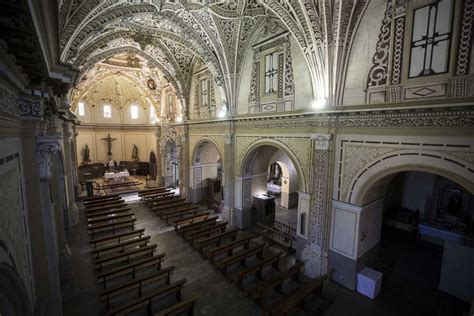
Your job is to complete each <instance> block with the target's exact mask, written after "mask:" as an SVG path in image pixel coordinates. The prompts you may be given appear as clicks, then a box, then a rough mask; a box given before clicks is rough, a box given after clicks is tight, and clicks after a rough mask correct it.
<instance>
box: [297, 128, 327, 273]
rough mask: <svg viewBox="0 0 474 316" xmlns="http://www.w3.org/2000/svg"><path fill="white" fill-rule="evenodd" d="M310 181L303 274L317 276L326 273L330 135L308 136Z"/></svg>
mask: <svg viewBox="0 0 474 316" xmlns="http://www.w3.org/2000/svg"><path fill="white" fill-rule="evenodd" d="M311 139H312V140H313V141H312V172H311V174H312V178H311V188H312V190H311V208H310V216H309V217H310V229H309V244H308V245H307V246H306V247H305V248H304V249H303V252H302V260H303V262H305V273H306V275H308V276H309V277H312V278H314V277H317V276H319V275H322V274H325V273H326V272H327V264H328V237H329V229H328V222H329V201H330V198H329V193H330V192H329V189H328V188H329V187H330V178H329V174H330V170H331V166H330V164H331V151H330V147H331V145H332V142H331V134H312V135H311Z"/></svg>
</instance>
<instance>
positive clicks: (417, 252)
mask: <svg viewBox="0 0 474 316" xmlns="http://www.w3.org/2000/svg"><path fill="white" fill-rule="evenodd" d="M362 205H364V206H363V208H362V213H361V215H360V226H359V237H360V241H359V257H360V258H361V259H359V260H362V261H365V262H367V263H368V265H369V266H370V265H373V267H374V268H375V269H376V270H378V271H380V272H382V274H383V291H384V292H385V294H388V295H391V294H393V295H395V294H396V295H400V293H403V295H406V296H407V299H408V298H410V299H411V300H416V301H419V302H425V303H424V304H427V305H428V306H429V305H430V304H432V306H434V305H436V304H437V303H438V301H441V302H443V304H448V305H450V306H452V308H453V311H454V310H456V311H457V312H453V315H454V314H458V313H459V314H462V311H463V310H464V309H465V308H466V306H465V304H464V303H463V302H462V300H463V299H467V297H466V296H469V297H470V296H471V295H472V290H473V289H472V285H469V283H472V279H471V281H467V282H466V283H464V282H465V281H464V280H468V279H469V275H472V266H474V255H473V254H474V251H473V248H472V247H474V196H473V194H472V193H470V192H469V191H468V190H467V189H466V188H464V187H462V186H461V185H459V184H458V183H455V182H453V181H451V180H449V179H447V178H445V177H443V176H440V175H437V174H433V173H429V172H422V171H403V172H398V173H394V174H391V175H388V176H385V177H384V178H382V179H380V180H378V181H377V182H376V183H374V184H373V185H372V186H371V187H370V188H369V190H367V192H366V193H365V195H364V197H363V203H362ZM362 214H363V215H362ZM439 290H440V291H441V292H440V291H439ZM387 292H388V293H387ZM390 293H391V294H390ZM440 293H441V294H440ZM445 293H449V294H450V295H448V294H445Z"/></svg>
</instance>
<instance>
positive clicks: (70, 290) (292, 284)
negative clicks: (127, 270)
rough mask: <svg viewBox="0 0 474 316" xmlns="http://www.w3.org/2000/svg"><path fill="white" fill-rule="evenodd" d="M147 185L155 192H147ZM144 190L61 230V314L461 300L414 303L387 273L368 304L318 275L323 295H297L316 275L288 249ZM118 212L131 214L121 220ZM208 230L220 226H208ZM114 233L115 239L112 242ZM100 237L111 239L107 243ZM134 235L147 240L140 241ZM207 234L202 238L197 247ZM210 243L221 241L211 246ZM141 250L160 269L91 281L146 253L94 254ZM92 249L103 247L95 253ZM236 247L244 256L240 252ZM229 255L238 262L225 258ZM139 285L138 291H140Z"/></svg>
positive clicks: (401, 306)
mask: <svg viewBox="0 0 474 316" xmlns="http://www.w3.org/2000/svg"><path fill="white" fill-rule="evenodd" d="M151 190H155V192H146V191H151ZM151 190H141V191H139V192H138V193H135V194H128V195H123V196H118V195H105V196H100V197H94V198H91V199H89V200H88V199H85V200H84V201H85V202H84V203H83V205H82V207H81V209H80V219H79V224H78V225H76V226H75V227H73V228H72V229H71V230H69V231H68V232H67V239H68V243H69V245H70V247H71V254H72V255H71V258H70V259H69V260H68V261H65V262H63V263H62V265H61V271H60V272H61V280H62V284H61V290H62V296H63V311H64V314H65V315H106V314H107V315H109V314H112V315H115V314H114V313H113V312H114V311H119V310H120V309H121V307H122V306H131V309H130V310H128V313H126V314H127V315H175V314H174V313H173V312H170V314H160V312H162V311H163V310H166V309H167V308H168V309H170V308H171V310H173V308H174V307H175V306H177V305H176V304H179V301H181V302H184V303H189V302H192V304H191V305H188V306H185V310H184V311H185V312H186V309H187V308H191V309H190V310H188V311H187V312H189V313H194V315H223V314H226V315H283V314H284V312H283V311H284V310H286V309H287V311H288V312H289V314H288V315H313V314H314V313H317V312H320V314H322V315H344V314H347V315H348V314H350V315H401V314H405V313H411V312H413V311H415V310H418V311H419V312H420V314H424V312H427V311H430V309H429V308H426V306H432V307H431V308H432V311H431V312H433V313H440V312H441V314H439V315H442V314H443V312H442V311H443V310H445V311H446V312H447V311H448V310H449V309H448V308H453V306H455V305H453V304H459V303H457V302H453V301H450V298H446V297H439V298H440V299H441V300H442V303H439V302H438V303H436V302H435V301H433V298H432V297H431V296H430V295H423V294H422V293H421V294H420V293H419V294H418V295H417V301H413V300H410V299H409V297H405V299H406V301H403V300H402V301H400V300H399V299H398V298H397V297H398V295H399V294H400V293H398V292H397V291H398V290H401V288H400V287H394V283H393V281H394V280H389V282H390V287H385V290H384V291H383V292H382V293H381V294H380V295H379V297H378V299H377V301H376V303H375V304H374V303H372V302H371V301H370V300H368V299H367V298H366V297H363V296H362V295H360V294H358V293H355V292H352V291H349V290H347V289H344V288H343V287H342V286H340V285H338V284H336V283H335V282H332V281H328V280H327V279H325V278H323V279H324V282H323V284H324V285H323V286H322V288H323V291H322V292H316V293H314V294H311V293H309V294H308V293H304V292H303V291H300V292H299V291H298V290H301V289H304V288H307V287H308V286H310V287H311V285H312V284H315V281H314V280H312V279H310V278H307V277H306V276H305V275H304V274H303V273H301V270H302V268H303V266H304V264H303V263H301V262H299V261H297V260H295V258H294V255H293V254H292V253H291V252H288V253H286V254H285V253H284V252H283V251H282V248H281V247H279V245H275V244H273V243H271V242H269V240H268V239H263V238H262V236H258V235H257V234H255V232H254V231H252V230H240V231H237V230H236V229H228V228H226V227H225V226H226V224H227V223H226V222H225V221H223V220H222V218H221V217H220V216H219V214H209V213H213V212H212V211H210V210H207V209H206V207H205V206H202V205H195V206H194V205H192V206H194V207H196V208H198V212H197V213H196V214H194V215H193V214H191V215H186V212H189V210H192V208H191V207H189V206H188V207H186V206H184V205H185V203H184V201H182V200H181V199H180V197H179V195H178V193H176V194H175V192H172V191H171V190H167V189H164V188H163V189H151ZM156 190H158V191H156ZM145 194H148V195H145ZM139 195H141V197H140V196H139ZM180 205H181V206H180ZM160 207H161V210H160ZM166 207H168V209H166ZM169 209H172V211H169ZM177 210H183V211H181V212H182V213H181V214H180V215H178V216H177V217H178V218H174V220H173V221H170V220H169V219H168V218H167V217H166V216H164V214H163V213H166V212H168V213H169V212H174V213H177ZM124 214H128V215H130V216H128V215H127V219H123V218H122V217H123V216H124ZM126 220H132V222H133V224H132V225H131V226H130V225H126V224H120V223H122V222H124V221H126ZM135 220H136V222H135ZM92 221H95V222H92ZM172 222H174V224H171V223H172ZM91 223H92V224H91ZM209 223H211V224H209ZM97 224H99V225H100V227H97ZM179 224H181V225H179ZM107 225H108V227H107ZM120 226H122V227H120ZM173 226H174V227H173ZM193 226H194V227H193ZM91 227H96V230H95V231H92V230H91ZM212 227H223V229H220V228H218V229H214V230H212ZM209 228H210V229H209ZM101 230H102V232H101ZM133 232H135V234H133ZM137 232H138V233H137ZM226 233H230V234H229V235H228V236H227V237H230V238H227V237H225V236H223V235H225V234H226ZM127 234H129V236H127ZM132 234H133V235H132ZM114 236H123V237H118V240H115V241H112V242H110V240H112V239H114V238H115V237H114ZM237 236H238V237H237ZM106 239H109V242H108V243H107V245H106V244H105V243H106V242H105V241H104V240H106ZM142 239H146V242H145V243H141V242H140V240H142ZM205 240H207V241H208V242H207V245H204V244H203V241H205ZM93 241H96V243H93ZM215 241H221V243H220V244H217V243H213V242H215ZM199 244H201V247H199ZM121 245H122V246H123V247H122V246H121ZM114 247H115V250H111V251H110V250H107V249H112V248H114ZM147 247H152V248H153V247H156V249H155V248H153V250H152V251H151V254H152V256H154V257H162V258H161V259H160V260H159V262H160V264H159V268H158V270H156V267H155V266H154V265H153V266H151V267H148V269H147V268H144V269H141V270H140V269H137V274H136V276H135V278H134V277H133V275H130V274H123V275H122V276H121V277H119V278H114V280H109V281H107V282H105V283H106V285H107V286H105V285H104V283H103V282H101V280H100V279H99V278H98V276H99V275H103V274H104V273H105V274H107V271H111V270H112V269H117V268H118V269H120V267H124V266H128V265H130V263H132V264H133V263H134V262H142V261H146V260H147V258H152V257H151V256H150V252H148V251H146V250H143V253H138V254H137V256H136V257H133V255H132V256H131V257H130V259H129V260H130V261H129V260H128V259H127V260H125V259H124V258H122V259H119V261H120V262H118V263H117V262H115V263H114V262H113V261H111V262H112V264H110V265H105V266H104V267H103V269H98V262H99V260H98V258H100V259H102V261H101V262H107V259H108V258H111V257H113V256H114V255H119V256H120V254H121V253H122V254H125V253H130V252H133V251H140V249H145V248H147ZM100 249H105V251H102V252H100V251H97V250H100ZM252 249H256V251H254V250H252ZM229 250H230V252H229ZM392 250H393V248H392ZM225 252H227V254H226V253H225ZM246 252H247V253H248V254H246ZM98 254H100V255H98ZM239 254H243V255H242V256H240V257H238V256H239ZM402 254H403V251H402ZM405 254H406V249H405ZM236 256H237V259H236V260H232V258H233V257H236ZM229 259H231V260H229ZM125 261H126V262H125ZM226 263H227V264H226ZM137 267H138V265H137ZM258 271H260V274H259V273H258ZM318 279H321V278H318ZM140 280H144V281H143V285H140ZM163 281H165V282H163ZM169 282H171V285H173V284H174V283H179V282H183V284H182V288H180V289H181V291H180V292H179V293H180V298H179V299H178V300H177V298H176V296H175V295H166V293H165V295H163V297H162V296H161V295H158V296H157V297H156V299H155V298H153V304H152V305H151V309H148V307H147V306H146V303H145V305H144V306H141V305H140V304H139V303H138V302H139V301H140V297H146V296H147V295H148V293H153V292H154V291H158V292H159V291H160V289H164V288H166V286H167V284H168V283H169ZM316 283H318V284H319V282H316ZM395 284H396V282H395ZM141 286H143V287H142V288H141V290H142V291H141V290H140V289H139V288H140V287H141ZM279 286H281V288H280V287H279ZM104 288H105V289H104ZM318 288H320V287H319V286H317V287H316V288H312V290H314V289H316V290H317V289H318ZM117 289H118V290H119V291H117ZM397 289H398V290H397ZM114 290H115V292H114ZM122 290H123V292H122ZM280 290H281V291H280ZM107 292H108V293H109V295H110V301H109V303H110V305H109V307H107V299H106V296H104V293H107ZM298 293H299V295H297V294H298ZM171 294H173V292H171ZM295 294H296V295H295ZM412 294H413V293H412ZM305 295H307V296H308V298H307V299H306V303H305V304H303V305H300V306H296V305H297V304H295V302H292V301H291V299H289V298H292V299H293V300H294V299H296V298H298V297H299V300H301V299H303V298H304V296H305ZM320 295H322V296H320ZM451 300H452V298H451ZM134 302H135V304H134ZM177 302H178V303H177ZM119 314H120V313H119ZM119 314H117V315H119ZM178 314H179V313H177V314H176V315H178ZM179 315H180V314H179Z"/></svg>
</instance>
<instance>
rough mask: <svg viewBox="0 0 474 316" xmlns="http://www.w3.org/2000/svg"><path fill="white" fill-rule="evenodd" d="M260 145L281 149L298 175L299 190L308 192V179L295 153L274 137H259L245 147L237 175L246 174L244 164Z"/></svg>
mask: <svg viewBox="0 0 474 316" xmlns="http://www.w3.org/2000/svg"><path fill="white" fill-rule="evenodd" d="M262 146H272V147H275V148H277V149H280V150H282V151H283V152H284V153H285V154H286V155H288V157H289V158H290V160H291V162H292V163H293V166H294V167H295V169H296V174H297V176H298V188H299V190H300V191H304V192H309V186H308V181H307V179H306V177H305V173H304V171H303V167H302V163H301V162H300V160H299V159H298V157H297V155H296V154H295V153H294V152H293V150H291V148H290V147H288V146H287V145H286V144H285V143H283V142H281V141H279V140H276V139H269V138H266V139H259V140H257V141H255V142H253V143H252V144H250V145H249V146H248V147H247V149H246V150H245V152H244V154H243V155H242V159H241V160H240V162H239V165H238V167H237V170H238V175H239V176H241V177H242V176H245V174H246V170H245V168H246V166H247V164H248V162H249V161H250V160H249V159H252V155H253V153H254V152H255V150H256V149H257V148H259V147H262Z"/></svg>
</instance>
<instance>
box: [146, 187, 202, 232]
mask: <svg viewBox="0 0 474 316" xmlns="http://www.w3.org/2000/svg"><path fill="white" fill-rule="evenodd" d="M139 196H140V198H141V199H142V201H143V202H144V203H145V204H146V205H147V206H148V208H150V209H151V210H152V211H154V212H155V213H156V214H157V215H158V216H159V217H160V218H161V219H162V220H164V221H165V222H166V223H167V224H170V223H173V222H174V221H176V220H180V219H186V218H188V217H192V216H195V215H198V214H199V213H200V211H199V206H198V205H196V204H192V203H187V202H186V200H185V198H183V197H181V196H180V195H174V193H173V192H171V191H170V190H168V189H162V190H158V189H153V190H150V191H148V192H143V193H139Z"/></svg>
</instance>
